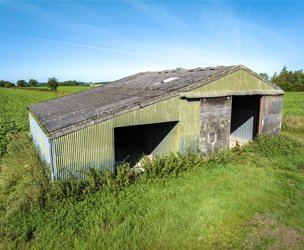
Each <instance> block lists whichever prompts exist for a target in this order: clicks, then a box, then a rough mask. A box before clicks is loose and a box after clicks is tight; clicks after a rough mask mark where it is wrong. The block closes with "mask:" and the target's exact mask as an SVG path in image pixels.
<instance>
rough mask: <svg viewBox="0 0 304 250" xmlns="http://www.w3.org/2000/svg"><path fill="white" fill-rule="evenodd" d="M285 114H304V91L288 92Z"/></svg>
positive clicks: (285, 99)
mask: <svg viewBox="0 0 304 250" xmlns="http://www.w3.org/2000/svg"><path fill="white" fill-rule="evenodd" d="M284 114H285V115H297V116H304V92H286V93H285V95H284Z"/></svg>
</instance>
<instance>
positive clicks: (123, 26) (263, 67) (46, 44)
mask: <svg viewBox="0 0 304 250" xmlns="http://www.w3.org/2000/svg"><path fill="white" fill-rule="evenodd" d="M303 58H304V2H302V1H285V2H284V1H84V0H83V1H43V0H40V1H2V0H0V80H1V79H4V80H10V81H13V82H16V81H17V80H19V79H25V80H29V79H30V78H34V79H37V80H39V81H42V82H43V81H47V79H48V78H49V77H57V78H58V80H60V81H64V80H79V81H108V80H115V79H118V78H121V77H124V76H127V75H130V74H133V73H137V72H140V71H148V70H163V69H173V68H177V67H183V68H195V67H205V66H217V65H234V64H244V65H246V66H247V67H249V68H251V69H252V70H254V71H256V72H267V73H269V74H273V73H274V72H276V71H280V70H281V69H282V67H283V66H284V65H287V67H288V68H289V69H291V70H296V69H303V68H304V67H303V62H304V59H303Z"/></svg>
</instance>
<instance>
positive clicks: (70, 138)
mask: <svg viewBox="0 0 304 250" xmlns="http://www.w3.org/2000/svg"><path fill="white" fill-rule="evenodd" d="M169 121H179V122H178V124H177V126H176V128H175V129H174V131H172V133H170V136H167V137H166V138H165V139H164V140H163V141H162V143H161V144H160V145H159V146H158V147H157V150H156V151H157V154H166V153H168V152H170V151H173V152H177V151H179V150H181V151H183V150H186V149H187V148H190V147H192V148H198V144H199V131H200V128H199V121H200V102H199V101H187V100H182V99H180V98H179V97H174V98H171V99H168V100H165V101H162V102H159V103H156V104H153V105H150V106H147V107H144V108H141V109H139V110H135V111H131V112H129V113H126V114H123V115H120V116H117V117H114V118H112V119H109V120H107V121H104V122H102V123H99V124H95V125H92V126H90V127H87V128H84V129H82V130H79V131H76V132H74V133H71V134H67V135H65V136H62V137H59V138H56V139H54V146H55V159H56V166H57V178H63V179H64V178H67V177H69V176H71V175H76V176H79V175H80V176H81V175H82V173H83V171H84V170H85V169H87V168H88V167H93V168H108V169H113V167H114V163H115V156H114V154H115V152H114V128H116V127H124V126H133V125H140V124H151V123H161V122H169Z"/></svg>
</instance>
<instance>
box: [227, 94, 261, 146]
mask: <svg viewBox="0 0 304 250" xmlns="http://www.w3.org/2000/svg"><path fill="white" fill-rule="evenodd" d="M260 98H261V96H258V95H253V96H233V97H232V110H231V127H230V146H234V145H235V144H236V143H237V142H238V143H241V144H242V143H246V142H247V141H248V140H252V139H253V138H254V137H255V136H256V135H257V133H258V119H259V110H260Z"/></svg>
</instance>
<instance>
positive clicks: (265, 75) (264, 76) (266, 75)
mask: <svg viewBox="0 0 304 250" xmlns="http://www.w3.org/2000/svg"><path fill="white" fill-rule="evenodd" d="M259 76H260V77H262V78H263V79H265V80H267V81H269V75H268V74H267V73H260V74H259Z"/></svg>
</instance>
